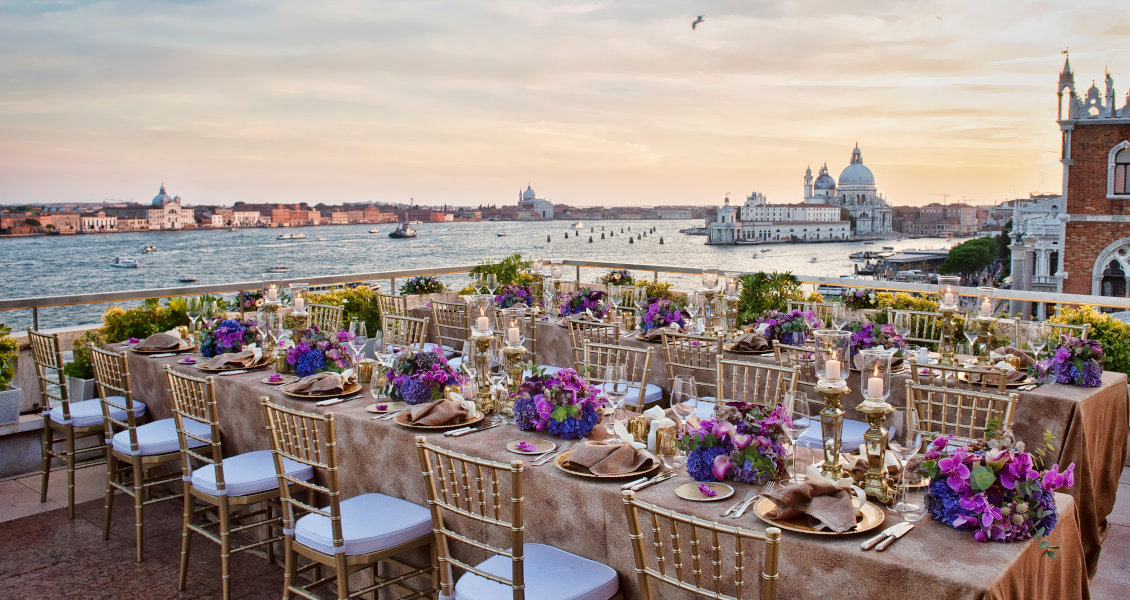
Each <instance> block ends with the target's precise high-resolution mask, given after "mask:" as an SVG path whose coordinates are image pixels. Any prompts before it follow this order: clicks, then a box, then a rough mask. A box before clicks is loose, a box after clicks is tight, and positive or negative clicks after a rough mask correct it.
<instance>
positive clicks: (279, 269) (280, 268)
mask: <svg viewBox="0 0 1130 600" xmlns="http://www.w3.org/2000/svg"><path fill="white" fill-rule="evenodd" d="M289 270H290V267H288V266H286V265H275V266H273V267H267V272H268V273H285V272H287V271H289Z"/></svg>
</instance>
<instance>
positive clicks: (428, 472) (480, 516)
mask: <svg viewBox="0 0 1130 600" xmlns="http://www.w3.org/2000/svg"><path fill="white" fill-rule="evenodd" d="M416 449H417V450H418V452H419V457H420V470H421V472H422V473H423V476H424V488H425V489H426V490H427V494H428V508H429V509H430V510H431V511H432V529H433V530H434V531H435V535H436V554H437V557H438V561H439V573H440V588H441V589H440V597H443V598H454V597H455V580H454V577H453V574H452V567H454V568H456V569H460V570H462V571H465V572H468V573H474V574H475V575H478V576H479V577H483V578H485V579H489V580H491V581H494V582H496V583H499V584H501V585H505V586H508V587H510V588H511V589H512V590H513V593H512V597H513V599H514V600H524V599H525V598H526V579H525V570H524V569H523V562H524V559H525V520H524V514H523V510H522V500H523V496H524V487H523V486H524V484H523V463H522V461H520V460H513V461H510V463H509V464H506V463H499V462H493V461H489V460H483V459H481V458H475V457H473V456H467V455H465V454H460V453H457V452H453V451H451V450H445V449H443V448H440V447H438V446H433V445H431V444H429V443H428V440H427V438H425V437H424V436H416ZM506 488H509V490H507V489H506ZM507 492H509V494H508V495H507ZM448 519H451V520H453V521H459V522H463V523H467V524H468V525H470V526H471V527H473V528H474V529H475V530H485V531H491V530H492V528H493V529H497V530H501V531H502V532H504V533H506V534H509V535H508V537H509V539H508V543H509V546H510V550H507V549H505V548H499V547H496V546H492V545H491V544H488V543H487V542H484V541H480V540H476V539H473V538H471V537H468V536H467V535H464V534H460V533H457V532H456V531H454V530H453V529H451V523H449V521H448ZM451 542H458V543H463V544H467V545H468V546H472V547H474V548H477V549H478V550H480V551H483V552H487V553H490V554H493V555H497V556H502V557H505V558H509V559H510V560H511V565H512V567H511V568H512V570H511V576H510V577H509V578H507V577H502V576H499V575H495V574H493V573H488V572H486V571H484V570H482V569H480V568H478V567H476V566H474V565H472V564H470V563H467V562H464V561H462V560H460V559H458V558H455V557H454V556H453V555H452V552H451V547H450V544H451ZM531 600H534V599H532V598H531Z"/></svg>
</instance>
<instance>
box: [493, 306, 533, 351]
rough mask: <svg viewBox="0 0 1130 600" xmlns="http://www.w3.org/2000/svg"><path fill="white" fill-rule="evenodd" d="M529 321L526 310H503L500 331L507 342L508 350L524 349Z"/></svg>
mask: <svg viewBox="0 0 1130 600" xmlns="http://www.w3.org/2000/svg"><path fill="white" fill-rule="evenodd" d="M527 320H528V319H527V317H526V309H524V308H504V309H502V324H501V325H500V327H499V329H500V331H501V332H502V335H503V338H502V339H503V340H505V341H506V348H507V349H516V348H522V347H523V345H524V344H525V343H526V321H527Z"/></svg>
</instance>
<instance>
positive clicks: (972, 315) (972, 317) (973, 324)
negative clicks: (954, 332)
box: [962, 310, 981, 356]
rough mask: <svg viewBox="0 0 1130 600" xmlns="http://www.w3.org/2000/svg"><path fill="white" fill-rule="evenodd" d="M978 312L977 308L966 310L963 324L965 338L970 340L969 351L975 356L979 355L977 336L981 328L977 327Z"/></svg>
mask: <svg viewBox="0 0 1130 600" xmlns="http://www.w3.org/2000/svg"><path fill="white" fill-rule="evenodd" d="M978 316H979V315H978V313H977V311H975V310H971V311H969V312H966V313H965V315H964V319H963V324H962V332H963V333H965V339H966V340H968V341H969V353H970V354H972V355H973V356H976V355H977V336H978V335H979V334H980V333H981V330H980V329H979V328H978V327H977V317H978Z"/></svg>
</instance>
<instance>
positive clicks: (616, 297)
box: [608, 285, 624, 314]
mask: <svg viewBox="0 0 1130 600" xmlns="http://www.w3.org/2000/svg"><path fill="white" fill-rule="evenodd" d="M608 301H609V302H611V303H612V308H613V309H615V310H616V313H617V314H619V313H620V303H621V302H623V301H624V288H623V287H622V286H619V285H609V286H608Z"/></svg>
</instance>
